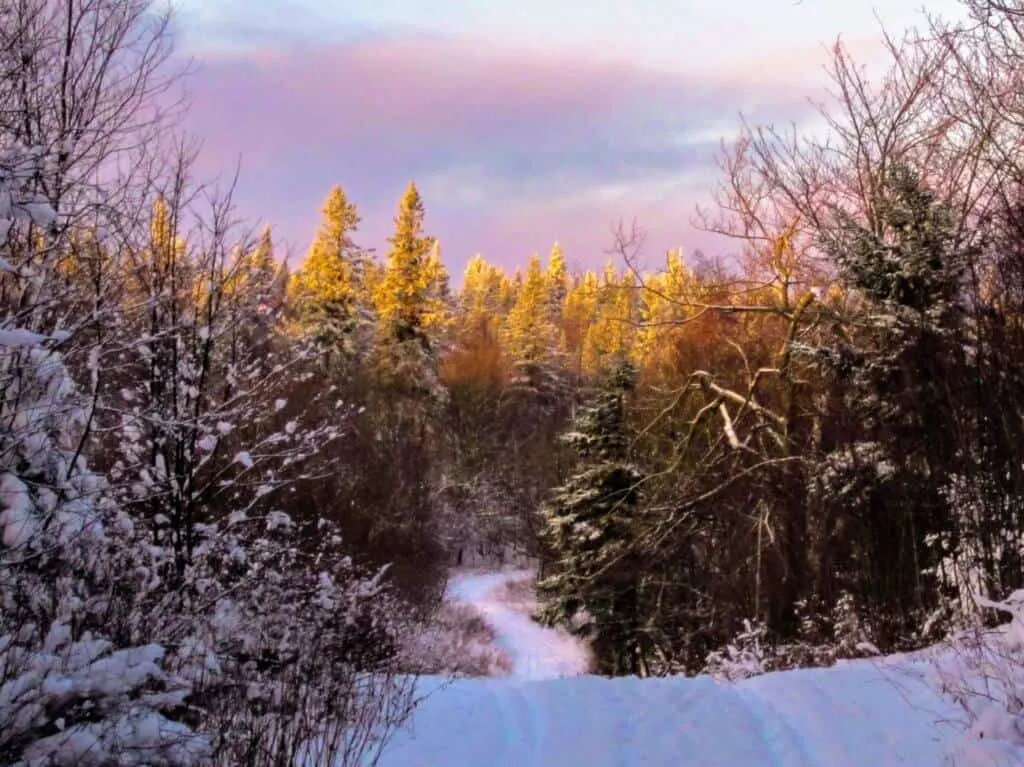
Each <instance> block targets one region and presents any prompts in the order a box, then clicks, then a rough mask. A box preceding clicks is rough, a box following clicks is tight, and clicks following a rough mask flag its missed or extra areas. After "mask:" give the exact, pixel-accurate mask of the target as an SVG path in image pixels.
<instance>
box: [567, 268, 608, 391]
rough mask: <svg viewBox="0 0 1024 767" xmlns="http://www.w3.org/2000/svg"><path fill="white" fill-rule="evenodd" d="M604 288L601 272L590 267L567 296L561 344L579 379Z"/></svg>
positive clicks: (573, 285) (571, 287)
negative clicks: (599, 273)
mask: <svg viewBox="0 0 1024 767" xmlns="http://www.w3.org/2000/svg"><path fill="white" fill-rule="evenodd" d="M600 289H601V288H600V284H599V282H598V279H597V274H595V273H594V272H593V271H590V270H588V271H587V272H585V273H584V274H583V276H582V277H578V278H577V279H575V280H574V281H573V284H572V285H571V286H570V288H569V292H568V294H567V295H566V297H565V309H564V310H563V312H562V337H561V343H562V350H563V352H564V353H565V355H566V357H567V359H568V360H569V365H570V367H571V370H572V371H573V374H574V375H575V377H576V380H577V382H579V380H580V379H581V378H582V377H583V348H584V345H585V343H586V340H587V333H588V332H589V331H590V326H591V325H592V324H594V321H595V320H596V319H597V299H598V294H599V293H600Z"/></svg>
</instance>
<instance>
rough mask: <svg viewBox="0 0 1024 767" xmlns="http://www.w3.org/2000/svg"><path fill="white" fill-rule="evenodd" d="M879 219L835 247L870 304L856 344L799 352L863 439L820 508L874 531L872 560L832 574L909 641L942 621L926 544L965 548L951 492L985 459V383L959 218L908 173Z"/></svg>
mask: <svg viewBox="0 0 1024 767" xmlns="http://www.w3.org/2000/svg"><path fill="white" fill-rule="evenodd" d="M873 208H874V209H873V215H872V216H871V217H870V219H871V220H870V221H869V222H864V223H861V222H858V221H856V220H854V219H852V218H850V217H848V216H844V215H840V216H839V221H840V224H841V226H840V227H837V228H836V230H835V232H834V233H833V234H831V235H830V236H829V237H828V238H826V239H825V242H824V244H825V247H826V248H827V250H828V252H829V253H830V255H831V256H832V257H833V258H834V260H835V262H836V263H837V264H838V265H839V267H840V270H841V276H842V277H843V280H844V282H845V287H846V288H848V289H849V290H851V291H854V292H856V293H857V294H858V295H859V296H860V297H861V299H862V300H861V302H860V305H859V306H855V311H854V313H853V315H852V316H851V317H850V318H849V319H850V322H849V323H848V326H849V327H850V328H851V332H849V333H847V334H845V335H844V337H843V338H841V339H840V340H839V341H838V342H837V343H835V344H834V345H832V346H831V347H829V348H814V349H812V348H809V347H807V348H805V347H797V348H798V350H799V351H801V352H806V353H809V354H810V355H811V359H812V360H814V362H815V363H816V364H817V365H818V366H819V368H820V369H821V370H822V371H823V372H824V373H825V375H826V380H827V382H828V384H829V386H830V389H831V391H830V394H829V402H830V408H831V409H832V410H834V411H838V412H844V413H845V414H846V415H845V418H847V419H849V422H850V423H855V424H857V429H858V434H857V437H858V438H857V439H854V440H851V441H850V442H848V443H845V444H842V445H840V446H837V447H836V448H835V449H829V450H826V453H825V455H823V456H822V457H821V459H820V460H821V464H822V465H821V467H820V468H819V470H818V471H817V472H815V473H816V475H817V477H818V478H819V487H818V489H817V491H816V492H817V495H816V497H815V499H814V503H815V504H816V505H818V506H827V505H828V504H834V505H835V506H836V507H839V508H842V509H843V513H844V514H850V515H851V517H852V518H853V519H856V520H857V524H860V525H864V526H865V529H864V531H863V533H862V535H861V536H860V537H859V541H858V543H859V544H860V546H863V547H864V549H863V550H854V551H832V552H829V557H830V559H831V560H832V561H833V562H835V565H834V568H835V569H838V570H840V571H842V570H846V569H847V568H849V569H850V570H851V571H858V570H859V571H858V572H857V575H856V576H855V577H856V578H857V579H858V581H859V582H855V583H853V584H842V585H843V586H844V587H850V588H851V589H852V590H855V591H856V592H857V593H862V594H866V595H868V599H869V604H872V607H873V609H874V610H875V611H876V612H877V613H879V615H880V616H881V615H884V616H885V618H886V619H889V620H891V621H893V623H894V624H895V625H893V626H892V627H891V628H892V630H893V631H894V632H895V633H897V634H902V633H904V632H906V631H909V630H910V629H911V628H912V627H913V626H914V625H915V622H916V621H917V620H920V619H922V616H923V611H924V610H930V609H932V608H934V604H935V603H934V601H933V600H934V599H935V596H936V595H935V594H934V593H930V590H929V589H928V588H927V579H924V578H922V570H923V569H927V567H928V561H929V557H930V555H931V554H932V553H934V552H929V547H928V545H927V541H928V539H930V538H935V537H942V536H947V535H951V534H952V535H953V539H954V540H955V539H957V538H959V533H957V532H956V525H957V523H956V517H957V515H958V514H959V510H958V509H954V508H950V507H949V504H948V503H947V500H946V499H944V498H943V497H942V492H941V485H942V483H943V482H946V481H947V478H948V477H950V476H952V475H955V474H961V475H962V474H964V473H969V468H968V467H970V464H971V462H972V460H973V459H974V458H976V456H977V455H978V453H976V452H975V451H974V450H972V446H971V445H970V442H969V440H968V439H966V435H965V429H966V428H967V424H968V422H969V421H970V420H971V419H965V418H964V415H963V414H964V409H965V406H966V407H969V408H972V409H976V412H977V411H980V409H981V408H982V404H981V401H980V400H974V402H973V404H970V405H968V403H971V401H972V399H973V398H974V397H977V396H978V395H977V392H976V388H977V387H976V384H977V382H978V374H977V371H976V370H975V369H973V368H974V363H972V362H971V361H969V360H968V358H967V356H966V355H965V348H966V347H968V346H969V345H970V343H971V342H970V340H969V334H967V333H966V332H965V328H964V327H963V322H962V319H963V313H962V310H961V309H960V308H959V307H957V306H956V299H957V294H958V291H959V286H960V283H961V278H962V275H963V270H964V265H965V263H966V260H967V258H968V256H969V252H968V251H967V250H966V249H965V248H963V247H962V246H960V245H958V244H957V236H956V226H955V222H954V218H953V216H952V214H951V211H950V210H949V208H948V207H947V206H946V205H944V204H941V203H940V202H938V201H937V199H936V197H935V195H934V194H933V193H932V192H931V191H930V190H928V189H927V188H926V187H924V186H923V185H922V183H921V181H920V179H919V178H918V176H917V174H916V173H915V172H913V171H912V170H911V169H910V168H907V167H905V166H898V165H897V166H893V167H892V168H891V169H890V171H889V174H888V176H887V180H886V183H885V185H884V187H883V188H882V189H880V191H879V194H878V196H877V198H876V199H875V200H873ZM954 392H955V393H954ZM879 467H884V470H882V469H881V468H879ZM853 499H857V503H856V505H854V500H853ZM960 532H961V533H962V532H963V531H960ZM855 540H856V538H855ZM857 548H858V549H859V547H857ZM853 560H861V561H864V562H870V563H871V566H870V567H869V568H863V567H862V568H855V567H853V566H852V564H853ZM900 624H902V625H900Z"/></svg>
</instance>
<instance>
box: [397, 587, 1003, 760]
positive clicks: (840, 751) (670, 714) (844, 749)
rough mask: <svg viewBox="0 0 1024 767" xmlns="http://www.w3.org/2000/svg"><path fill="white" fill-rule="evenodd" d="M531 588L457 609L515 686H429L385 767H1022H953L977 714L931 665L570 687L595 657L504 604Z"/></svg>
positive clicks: (486, 592) (465, 593)
mask: <svg viewBox="0 0 1024 767" xmlns="http://www.w3.org/2000/svg"><path fill="white" fill-rule="evenodd" d="M523 575H524V573H521V572H519V573H500V574H486V575H462V576H460V577H458V578H456V579H455V580H454V581H453V583H452V587H451V589H450V597H451V598H452V599H458V600H463V601H467V602H470V603H472V604H474V605H476V606H477V607H478V608H479V609H480V610H481V612H483V613H484V615H485V616H486V618H487V620H488V621H489V622H490V624H491V626H492V628H493V629H494V630H495V632H496V634H497V636H498V642H500V643H501V645H502V647H503V648H505V649H506V651H507V652H508V653H509V654H510V656H511V657H512V659H513V665H514V671H513V674H512V675H511V676H510V677H504V678H494V679H466V680H458V681H454V682H450V683H445V682H444V681H442V680H440V679H427V680H424V683H423V685H424V686H423V692H424V693H426V695H427V697H426V699H425V700H424V702H423V703H422V704H421V706H420V708H419V710H418V711H417V712H416V714H415V715H414V717H413V721H412V723H411V725H410V726H409V727H408V728H407V729H406V730H404V731H402V732H400V733H398V734H397V735H396V737H395V738H394V740H393V742H392V743H391V744H390V745H389V747H388V748H387V749H386V750H385V752H384V758H383V760H382V762H381V764H382V765H383V767H413V766H414V765H415V766H416V767H427V766H430V767H447V766H462V765H465V766H466V767H470V766H472V765H490V766H492V767H506V766H507V767H513V766H514V767H532V766H534V765H537V766H538V767H539V766H541V765H551V766H552V767H554V766H555V765H558V766H559V767H564V766H565V765H587V766H588V767H601V766H602V765H641V764H643V765H729V766H730V767H731V766H733V765H757V766H759V767H761V766H763V767H770V766H771V765H785V766H786V767H799V766H800V765H815V766H818V765H820V766H822V767H845V766H846V765H850V766H851V767H852V766H853V765H869V766H870V767H883V766H884V765H919V766H920V767H925V766H926V765H943V764H950V765H957V766H958V767H959V766H960V765H963V766H964V767H966V766H967V765H970V767H980V765H995V764H1021V763H1022V762H1013V761H1005V760H1004V761H997V760H994V759H988V758H982V759H979V758H978V754H974V755H973V757H972V758H970V759H962V760H961V759H957V760H955V761H947V760H946V758H947V756H948V755H949V754H950V750H951V746H952V745H953V744H955V743H956V742H958V741H959V740H960V739H961V738H962V735H961V733H962V730H963V726H964V724H963V712H962V710H961V709H959V708H957V707H956V706H955V705H954V704H953V702H952V701H950V700H948V699H946V698H944V697H943V696H941V695H940V694H939V693H938V692H936V691H935V689H934V687H933V685H932V684H931V683H930V682H929V681H928V680H929V679H930V678H931V673H930V672H931V666H930V665H929V664H928V663H927V662H926V661H925V660H910V659H905V658H904V659H890V660H884V661H879V662H871V661H857V662H851V663H847V664H842V665H839V666H836V667H834V668H830V669H810V670H801V671H789V672H782V673H776V674H768V675H765V676H761V677H756V678H753V679H749V680H746V681H743V682H740V683H737V684H729V683H719V682H716V681H714V680H712V679H710V678H708V677H701V678H696V679H692V678H670V679H643V680H642V679H636V678H630V679H604V678H600V677H595V676H577V677H576V678H571V679H567V678H557V677H561V676H568V675H576V674H579V673H580V671H581V670H582V668H583V666H582V665H581V663H585V660H586V656H585V654H584V653H581V650H580V647H579V646H578V645H577V644H575V643H574V642H572V641H571V640H569V639H568V638H567V637H565V636H564V635H563V634H560V633H558V632H552V631H549V630H547V629H543V628H541V627H539V626H536V625H535V624H533V623H532V622H531V621H530V620H529V618H528V617H527V616H526V615H525V614H523V613H521V612H516V610H515V609H514V608H513V607H510V606H509V605H508V604H504V603H502V601H501V600H500V598H498V597H497V596H496V595H498V594H500V589H501V588H502V587H503V586H504V585H505V584H506V583H508V582H509V581H513V580H516V579H518V578H521V577H523ZM1004 756H1005V752H1004Z"/></svg>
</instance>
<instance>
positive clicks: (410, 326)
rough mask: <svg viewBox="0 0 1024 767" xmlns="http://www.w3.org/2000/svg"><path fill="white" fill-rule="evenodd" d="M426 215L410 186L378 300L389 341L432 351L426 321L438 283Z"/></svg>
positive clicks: (400, 205)
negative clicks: (426, 231) (425, 229)
mask: <svg viewBox="0 0 1024 767" xmlns="http://www.w3.org/2000/svg"><path fill="white" fill-rule="evenodd" d="M425 215H426V213H425V209H424V206H423V200H422V198H421V197H420V193H419V190H418V189H417V188H416V184H415V183H413V182H410V183H409V186H408V187H407V188H406V190H405V194H404V195H403V196H402V200H401V202H400V203H399V206H398V214H397V216H395V233H394V234H393V235H392V236H391V237H390V238H388V241H389V242H390V243H391V249H390V251H389V252H388V257H387V264H386V265H385V267H384V273H383V275H382V276H381V279H380V282H379V283H378V285H377V290H376V293H375V296H374V298H375V301H376V304H377V311H378V313H379V315H380V318H381V325H382V330H383V332H384V334H385V336H386V337H388V338H389V339H390V340H391V341H393V342H397V343H405V342H408V341H415V342H417V343H419V344H420V345H421V346H422V347H423V349H424V350H429V349H430V338H429V335H428V332H427V328H426V324H427V323H426V320H425V318H426V315H427V314H428V313H429V304H430V290H431V283H432V280H433V279H434V275H433V270H432V268H431V266H430V254H431V251H432V250H433V248H434V239H433V238H432V237H427V236H425V235H424V234H423V219H424V216H425Z"/></svg>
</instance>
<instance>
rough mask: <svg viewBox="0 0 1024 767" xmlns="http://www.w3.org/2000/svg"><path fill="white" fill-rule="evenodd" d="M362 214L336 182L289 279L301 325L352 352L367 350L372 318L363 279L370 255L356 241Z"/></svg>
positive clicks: (292, 302)
mask: <svg viewBox="0 0 1024 767" xmlns="http://www.w3.org/2000/svg"><path fill="white" fill-rule="evenodd" d="M359 222H360V218H359V213H358V211H357V209H356V206H355V204H353V203H351V202H349V200H348V198H347V197H346V196H345V192H344V190H343V189H342V188H341V187H340V186H335V187H334V188H333V189H332V190H331V191H330V193H329V194H328V195H327V198H326V200H324V205H323V221H322V223H321V224H320V229H319V230H318V231H317V235H316V238H315V239H314V240H313V244H312V245H311V246H310V249H309V253H308V255H307V256H306V260H305V262H304V263H303V264H302V267H301V268H300V269H299V270H298V272H296V274H295V275H294V277H293V278H292V279H291V281H290V284H289V303H290V305H291V308H292V310H293V313H294V315H295V317H296V318H297V320H298V323H299V325H300V327H301V328H302V329H303V330H305V331H306V332H309V333H312V334H313V336H314V337H315V338H317V339H318V340H320V341H321V342H323V343H324V344H325V345H326V346H327V347H328V351H331V350H334V349H337V350H339V351H341V353H342V354H343V356H351V355H353V354H355V353H358V352H361V351H363V350H364V349H365V335H366V332H365V331H366V328H367V327H368V326H369V324H370V323H371V315H370V313H369V305H368V302H367V301H366V300H365V289H364V281H365V279H366V265H367V262H368V257H367V254H366V252H365V251H363V250H362V249H361V248H359V247H358V246H357V245H356V244H355V242H353V240H352V235H353V234H354V233H355V231H356V230H357V229H358V227H359Z"/></svg>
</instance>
